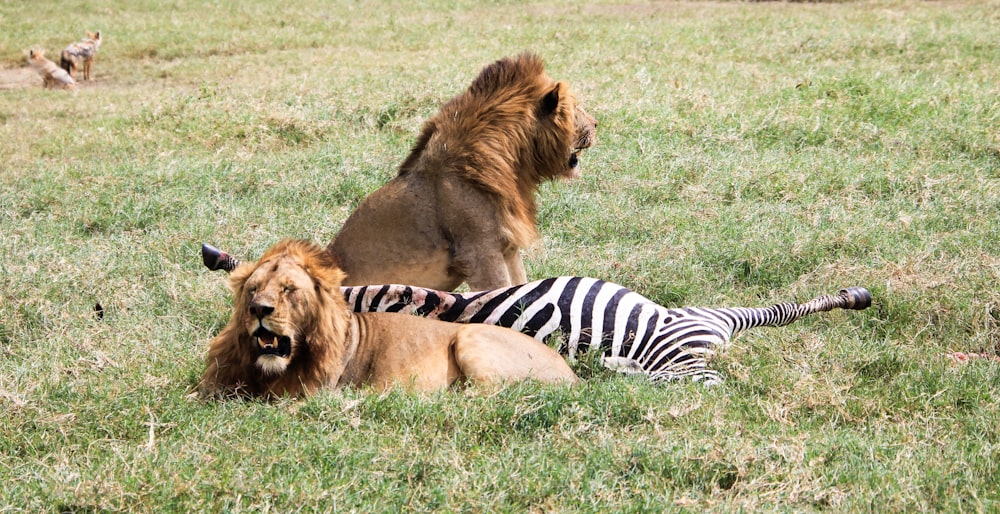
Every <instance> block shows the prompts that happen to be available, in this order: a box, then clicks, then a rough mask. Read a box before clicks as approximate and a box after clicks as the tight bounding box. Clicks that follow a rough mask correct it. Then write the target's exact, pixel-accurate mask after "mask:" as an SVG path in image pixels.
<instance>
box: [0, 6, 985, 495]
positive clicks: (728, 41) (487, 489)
mask: <svg viewBox="0 0 1000 514" xmlns="http://www.w3.org/2000/svg"><path fill="white" fill-rule="evenodd" d="M285 4H288V5H285ZM998 13H1000V9H997V4H996V2H989V1H972V0H969V1H958V2H944V3H941V2H903V1H872V2H846V3H839V2H837V3H820V4H786V3H702V2H692V3H687V2H679V3H674V2H657V3H648V4H647V3H639V4H617V3H606V4H594V5H583V4H580V3H575V2H556V3H553V2H537V3H534V2H532V3H522V2H496V3H493V4H491V5H483V3H481V2H465V1H456V2H446V1H438V2H429V3H428V2H424V3H419V4H418V3H413V4H411V3H408V2H396V3H392V4H386V3H383V2H365V1H361V2H334V3H331V2H316V1H306V2H295V3H292V4H289V3H287V2H285V3H282V2H258V1H250V2H242V3H240V4H239V5H236V4H232V6H230V4H226V3H221V4H220V3H205V2H188V1H185V0H180V1H176V2H168V3H161V2H149V1H146V2H127V3H121V2H107V1H90V2H48V1H36V2H6V3H3V4H2V5H0V25H2V26H3V27H4V30H3V31H0V79H3V80H0V84H7V86H5V87H6V88H5V89H4V90H2V91H0V162H2V163H3V165H2V169H0V406H2V411H0V412H2V417H0V481H2V482H3V483H4V484H5V486H4V487H3V488H2V489H0V511H14V512H17V511H24V512H45V511H48V512H55V511H77V512H97V511H105V510H110V511H116V510H127V511H160V510H169V511H182V512H185V511H192V510H195V511H231V512H237V511H239V512H243V511H252V512H259V511H277V512H288V511H300V510H302V511H355V512H370V511H399V510H412V511H431V510H439V511H476V512H479V511H508V512H523V511H584V512H646V511H651V510H655V511H661V510H665V511H688V510H690V511H704V510H711V511H796V512H801V511H817V510H832V511H869V510H876V511H897V512H912V511H923V510H937V511H983V512H989V511H996V510H998V509H1000V478H998V477H1000V435H998V434H1000V432H998V431H997V426H998V419H1000V403H998V400H997V398H998V397H1000V365H998V364H997V363H994V362H990V361H986V360H982V361H978V362H974V363H972V364H970V365H967V366H958V365H954V364H951V363H950V362H949V361H948V360H947V359H945V358H944V357H943V356H942V354H943V353H945V352H949V351H975V352H985V353H988V354H993V355H996V354H997V353H1000V307H998V305H1000V292H998V291H1000V288H998V281H1000V135H998V134H1000V133H998V127H1000V86H998V84H1000V68H998V67H997V65H996V64H997V62H1000V40H998V38H997V27H998V26H1000V14H998ZM87 30H91V31H92V30H101V31H102V33H103V34H104V37H105V41H104V43H103V46H102V47H101V50H100V53H99V54H98V58H97V61H96V63H95V64H94V78H95V80H94V81H92V82H91V83H86V84H83V85H82V87H81V88H80V90H79V92H78V93H76V94H67V93H65V92H60V91H46V90H43V89H42V88H41V86H40V84H41V81H40V79H38V78H37V77H35V76H33V75H30V74H27V75H25V70H24V65H25V58H26V55H27V49H28V48H45V49H47V50H48V55H49V56H57V55H58V52H59V50H61V49H62V48H63V47H64V46H65V45H66V44H67V43H69V42H71V41H75V40H78V39H80V38H81V37H83V35H84V32H85V31H87ZM525 49H530V50H533V51H536V52H538V53H539V54H541V55H542V56H543V57H544V58H545V59H546V60H547V63H548V70H549V73H550V74H551V75H552V76H553V77H556V78H559V79H564V80H568V81H569V82H570V83H571V84H572V85H573V87H574V88H575V90H576V91H577V93H578V96H579V97H580V98H581V100H582V101H583V103H584V104H585V105H586V107H587V109H588V110H589V111H590V112H591V113H592V114H593V115H595V116H596V117H597V118H598V120H599V121H600V128H599V136H598V137H599V139H598V146H597V147H595V148H594V149H592V150H590V151H588V152H585V153H584V155H583V164H584V166H585V168H584V173H585V176H584V178H583V179H581V180H578V181H576V182H572V183H555V184H548V185H546V186H544V187H543V188H542V191H541V192H540V194H539V210H540V213H539V214H540V216H539V217H540V223H541V233H542V236H543V239H542V240H541V241H540V242H539V244H538V245H537V246H536V247H534V248H533V249H531V250H530V251H528V252H527V254H526V257H527V259H526V264H527V268H528V275H529V277H532V278H540V277H544V276H552V275H566V274H575V275H589V276H596V277H600V278H604V279H608V280H612V281H615V282H619V283H622V284H625V285H628V286H629V287H631V288H633V289H635V290H637V291H639V292H641V293H643V294H645V295H647V296H648V297H650V298H652V299H654V300H656V301H659V302H661V303H663V304H665V305H670V306H676V305H684V306H728V305H742V306H760V305H767V304H770V303H774V302H780V301H788V300H792V299H797V300H806V299H808V298H810V297H812V296H815V295H818V294H823V293H828V292H834V291H836V290H837V289H839V288H841V287H845V286H852V285H860V286H864V287H867V288H869V289H870V290H871V291H872V293H873V294H874V296H875V305H874V306H873V307H872V308H870V309H868V310H866V311H863V312H856V313H855V312H852V313H845V312H835V313H830V314H827V315H822V316H815V317H812V318H809V319H806V320H802V321H800V322H798V323H796V324H795V325H792V326H789V327H785V328H780V329H761V330H758V331H754V332H750V333H748V334H745V335H743V336H742V337H740V338H739V339H738V340H737V341H736V344H734V346H733V347H732V348H731V349H730V350H729V351H728V352H727V353H725V354H723V355H722V356H720V357H719V358H717V359H716V360H715V361H714V363H713V365H714V366H715V367H716V368H717V369H720V370H721V371H723V372H724V373H725V375H726V377H727V381H726V383H725V384H724V385H722V386H719V387H716V388H711V389H705V388H703V387H701V386H698V385H695V384H671V385H665V386H653V385H649V384H647V383H646V382H644V381H643V380H638V379H636V378H628V377H621V376H616V375H613V374H610V373H608V372H604V371H602V370H599V369H593V367H592V366H588V365H587V364H588V363H582V364H580V365H579V366H578V370H579V371H580V373H581V374H583V375H585V376H586V377H587V379H588V380H587V382H586V383H584V384H583V385H582V386H580V387H578V388H575V389H571V390H567V389H561V388H548V387H540V386H537V385H532V384H524V385H519V386H515V387H509V388H506V389H500V390H495V389H491V388H473V389H471V390H467V391H452V392H446V393H441V394H437V395H431V396H429V397H415V396H411V395H407V394H403V393H398V392H393V393H389V394H385V395H376V394H370V393H368V392H365V391H343V392H338V393H328V394H320V395H318V396H316V397H313V398H310V399H308V400H306V401H301V402H296V403H278V404H263V403H257V402H248V403H244V402H223V403H211V404H203V403H200V402H197V401H191V400H189V399H188V398H187V393H188V392H189V391H190V390H191V388H192V386H193V385H194V384H195V382H196V380H197V378H198V377H199V376H200V373H201V372H202V369H203V357H204V353H205V350H206V346H207V343H208V341H209V340H210V339H211V337H212V336H213V335H214V334H215V333H217V332H218V331H219V329H220V328H221V327H222V326H223V325H224V323H225V321H226V319H227V317H228V310H229V308H230V299H229V298H228V296H227V291H226V288H225V281H224V278H223V277H222V276H221V275H219V274H213V273H209V272H207V271H205V270H204V269H203V268H202V265H201V263H200V259H199V254H198V249H199V245H200V243H201V242H202V241H209V242H212V243H214V244H216V245H218V246H220V247H223V248H226V249H230V250H232V251H234V252H236V253H238V254H239V255H243V256H248V257H252V256H255V255H259V254H260V252H261V251H263V250H264V249H265V248H266V247H268V246H270V245H271V244H273V243H274V242H276V241H277V240H278V239H281V238H283V237H288V236H295V237H306V238H311V239H315V240H317V241H321V242H326V241H329V240H330V239H331V238H332V237H333V236H334V234H335V233H336V232H337V230H338V228H339V227H340V224H341V223H342V222H343V220H344V219H345V218H346V217H347V215H348V214H349V213H350V212H351V210H352V209H353V208H354V206H356V205H357V203H358V202H359V201H360V200H361V199H362V198H364V197H365V196H366V195H367V194H368V193H369V192H371V191H373V190H374V189H376V188H377V187H378V186H379V185H380V184H382V183H383V182H385V181H386V180H387V179H388V178H389V177H391V176H392V174H393V173H394V171H395V167H396V166H397V165H398V163H399V162H401V161H402V159H403V158H404V157H405V155H406V153H407V151H408V148H409V146H410V145H411V144H412V142H413V139H414V137H415V135H416V133H417V130H418V128H419V127H420V124H421V122H422V121H423V120H424V119H426V118H427V117H429V116H430V115H432V114H433V113H434V112H435V110H436V109H437V106H438V105H440V104H441V103H442V102H443V101H445V100H447V99H448V98H450V97H451V96H452V95H454V94H456V93H458V92H460V91H462V90H463V89H464V88H465V87H467V85H468V84H469V83H470V82H471V80H472V79H473V78H474V76H475V75H476V73H477V72H478V71H479V69H480V68H481V67H482V66H483V65H485V64H488V63H490V62H492V61H493V60H495V59H497V58H500V57H502V56H505V55H511V54H514V53H517V52H520V51H522V50H525ZM96 303H100V304H101V305H102V306H103V307H104V308H105V316H104V318H103V320H97V319H96V318H95V316H94V311H93V309H94V306H95V304H96Z"/></svg>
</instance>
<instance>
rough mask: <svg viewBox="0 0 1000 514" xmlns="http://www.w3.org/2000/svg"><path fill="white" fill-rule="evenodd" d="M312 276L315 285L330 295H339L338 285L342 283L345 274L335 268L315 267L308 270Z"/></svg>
mask: <svg viewBox="0 0 1000 514" xmlns="http://www.w3.org/2000/svg"><path fill="white" fill-rule="evenodd" d="M308 271H309V274H310V275H312V277H313V280H315V281H316V285H317V286H318V287H320V288H323V289H325V290H326V291H327V292H329V293H332V294H339V293H338V290H339V288H340V284H342V283H343V282H344V278H346V277H347V274H346V273H344V272H343V271H342V270H341V269H340V268H338V267H335V266H316V267H313V268H311V269H309V270H308Z"/></svg>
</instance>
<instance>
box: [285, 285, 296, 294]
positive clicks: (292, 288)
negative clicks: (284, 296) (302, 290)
mask: <svg viewBox="0 0 1000 514" xmlns="http://www.w3.org/2000/svg"><path fill="white" fill-rule="evenodd" d="M282 291H284V292H285V293H294V292H295V286H285V288H284V289H283V290H282Z"/></svg>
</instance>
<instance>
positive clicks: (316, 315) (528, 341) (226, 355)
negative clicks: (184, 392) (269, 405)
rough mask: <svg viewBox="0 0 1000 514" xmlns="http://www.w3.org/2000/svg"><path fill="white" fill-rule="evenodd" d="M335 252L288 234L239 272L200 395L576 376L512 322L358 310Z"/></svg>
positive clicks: (552, 379)
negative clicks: (350, 302)
mask: <svg viewBox="0 0 1000 514" xmlns="http://www.w3.org/2000/svg"><path fill="white" fill-rule="evenodd" d="M343 278H344V273H343V272H342V271H341V270H340V269H339V268H338V267H337V266H336V263H335V262H334V261H333V258H332V256H331V255H330V253H329V252H326V251H324V250H323V248H322V247H320V246H318V245H315V244H313V243H310V242H307V241H297V240H285V241H282V242H280V243H278V244H277V245H275V246H273V247H271V248H270V249H269V250H268V251H267V252H265V253H264V255H263V257H261V258H260V260H259V261H257V262H256V263H249V264H243V265H241V266H240V267H238V268H237V269H236V270H235V271H233V273H232V275H231V278H230V281H231V282H230V283H231V286H232V288H233V292H234V294H235V297H236V302H235V304H236V305H235V310H234V311H233V315H232V318H231V319H230V321H229V324H228V325H227V326H226V327H225V328H224V329H223V330H222V333H220V334H219V335H218V336H216V338H215V339H213V340H212V343H211V345H210V346H209V350H208V357H207V365H208V366H207V369H206V370H205V374H204V376H202V379H201V381H200V382H199V384H198V390H199V394H200V395H201V396H202V397H203V398H213V397H228V396H234V395H242V396H251V397H267V398H272V397H282V396H292V397H300V396H306V395H309V394H312V393H314V392H316V391H318V390H320V389H322V388H325V387H343V386H364V385H370V386H373V387H374V388H376V389H387V388H389V387H392V386H393V385H397V384H398V385H402V386H406V387H409V388H412V389H414V390H418V391H431V390H437V389H442V388H445V387H447V386H449V385H451V384H453V383H455V382H456V381H460V380H472V381H485V382H504V381H511V380H521V379H535V380H539V381H542V382H553V383H572V382H575V381H576V375H574V374H573V371H572V370H571V369H570V368H569V366H568V365H567V364H566V361H564V360H563V358H562V357H560V356H559V354H558V353H556V351H555V350H553V349H552V348H549V347H548V346H545V345H544V344H542V343H541V342H539V341H537V340H535V339H532V338H531V337H528V336H526V335H524V334H521V333H520V332H516V331H514V330H511V329H509V328H503V327H496V326H492V325H459V324H455V323H447V322H444V321H436V320H430V319H426V318H421V317H417V316H410V315H406V314H393V313H368V314H354V313H353V312H351V310H350V308H348V306H347V303H346V301H345V300H344V296H343V294H342V293H341V292H340V284H341V281H342V280H343Z"/></svg>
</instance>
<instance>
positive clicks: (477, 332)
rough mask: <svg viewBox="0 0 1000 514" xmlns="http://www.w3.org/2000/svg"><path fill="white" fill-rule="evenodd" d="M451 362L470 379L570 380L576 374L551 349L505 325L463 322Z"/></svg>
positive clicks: (559, 381) (558, 381)
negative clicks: (465, 323)
mask: <svg viewBox="0 0 1000 514" xmlns="http://www.w3.org/2000/svg"><path fill="white" fill-rule="evenodd" d="M454 351H455V361H456V363H457V364H458V368H459V369H460V370H461V372H462V375H464V376H465V377H466V378H468V379H471V380H473V381H483V382H514V381H517V380H525V379H532V380H538V381H540V382H550V383H566V384H569V383H573V382H576V381H577V377H576V375H575V374H574V373H573V370H572V369H570V367H569V365H568V364H566V361H565V360H564V359H563V358H562V356H560V355H559V354H558V353H557V352H556V351H555V350H553V349H552V348H549V347H548V346H545V345H544V344H542V343H541V342H539V341H537V340H535V339H532V338H531V337H528V336H526V335H524V334H522V333H520V332H517V331H515V330H511V329H509V328H503V327H496V326H491V325H476V324H472V325H467V326H464V327H462V328H461V329H460V330H459V331H458V332H457V333H456V335H455V346H454Z"/></svg>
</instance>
